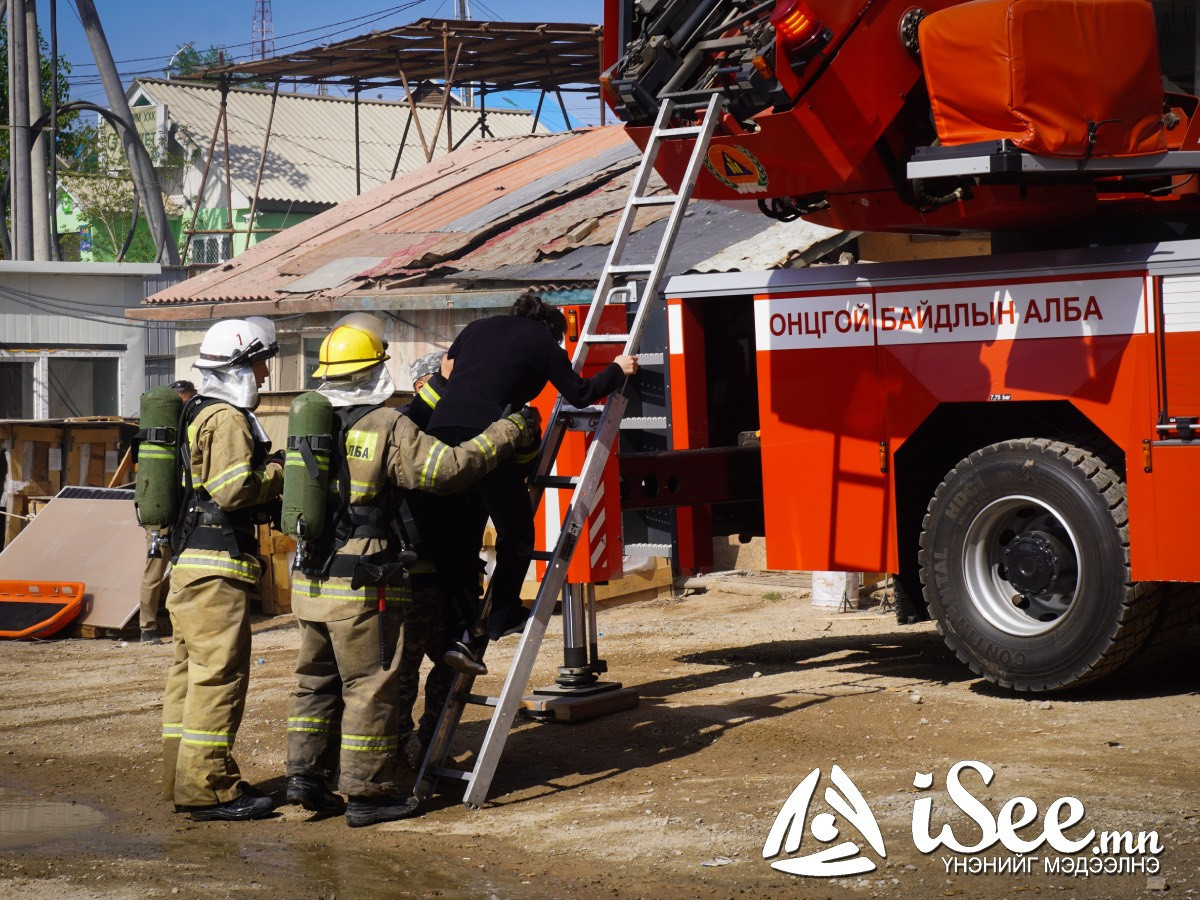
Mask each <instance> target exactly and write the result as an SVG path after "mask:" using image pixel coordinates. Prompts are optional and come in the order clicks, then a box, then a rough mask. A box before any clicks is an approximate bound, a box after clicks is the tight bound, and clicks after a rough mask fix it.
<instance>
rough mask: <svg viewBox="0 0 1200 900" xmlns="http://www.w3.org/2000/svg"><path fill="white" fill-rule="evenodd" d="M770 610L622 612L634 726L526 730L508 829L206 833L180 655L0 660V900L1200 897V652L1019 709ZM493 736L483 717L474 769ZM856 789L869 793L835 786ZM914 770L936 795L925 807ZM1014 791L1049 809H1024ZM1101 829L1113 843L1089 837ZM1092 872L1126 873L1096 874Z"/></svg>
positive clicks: (511, 784) (918, 662) (86, 647)
mask: <svg viewBox="0 0 1200 900" xmlns="http://www.w3.org/2000/svg"><path fill="white" fill-rule="evenodd" d="M761 587H762V590H761V591H760V590H759V589H758V588H756V587H755V586H753V582H748V581H741V582H739V583H737V584H736V585H733V584H731V585H730V587H729V589H727V590H722V587H721V584H720V582H719V581H718V582H716V583H712V584H710V585H709V586H708V590H706V591H705V592H703V593H699V594H695V595H692V596H688V597H684V598H679V599H675V598H667V599H659V600H655V601H648V602H641V603H634V604H628V605H625V606H620V607H616V608H612V609H607V610H602V611H601V616H600V628H601V631H602V632H603V637H602V638H601V649H602V652H603V655H604V656H605V657H606V658H607V660H608V662H609V666H610V670H611V671H610V675H609V677H611V678H613V679H619V680H621V681H622V682H624V683H625V684H626V685H631V686H635V687H637V689H638V691H639V692H640V695H641V703H640V705H639V706H638V707H637V708H636V709H632V710H628V711H625V712H621V713H616V714H613V715H611V716H606V717H603V718H599V719H595V720H592V721H590V722H584V723H579V724H572V725H563V724H539V723H534V722H523V723H521V724H520V725H519V726H518V727H517V728H516V729H515V730H514V732H513V734H512V736H511V738H510V740H509V743H508V746H507V748H506V751H505V756H504V759H503V760H502V761H501V764H500V768H499V770H498V772H497V775H496V779H495V781H494V783H493V788H492V793H491V802H490V803H489V804H488V806H487V807H486V808H484V809H482V810H479V811H470V810H468V809H466V808H465V807H464V806H463V805H462V804H461V802H459V800H460V798H461V793H458V792H457V791H456V789H455V788H454V787H453V786H448V787H446V788H445V790H444V792H443V793H442V794H441V795H439V797H437V798H435V799H434V800H433V801H432V802H431V804H430V806H429V809H428V810H427V812H426V813H425V814H424V815H423V816H422V817H420V818H418V819H413V820H410V821H406V822H397V823H388V824H385V825H380V826H376V827H373V828H363V829H355V830H354V831H350V830H349V829H347V828H346V827H345V824H344V822H343V821H342V820H341V819H339V818H333V819H325V820H319V821H313V820H312V817H311V816H310V814H308V813H305V812H304V811H303V810H301V809H299V808H296V807H291V806H283V807H280V810H279V814H278V815H276V816H274V817H273V818H270V819H267V820H263V821H260V822H251V823H195V822H191V821H189V820H188V819H186V818H185V817H184V816H180V815H176V814H174V813H173V812H172V810H171V809H170V808H169V807H168V805H167V804H164V803H163V802H162V801H161V800H160V799H159V789H160V788H159V785H160V772H159V766H160V762H159V739H158V733H159V716H160V708H161V691H162V682H163V679H164V677H165V673H166V667H167V663H168V660H169V658H170V653H171V650H170V646H169V645H166V646H161V647H154V646H143V645H140V644H136V643H134V644H126V643H122V642H113V641H87V640H56V641H50V642H44V643H37V644H29V643H5V644H3V645H0V728H3V733H4V735H5V741H4V746H3V748H2V749H0V895H3V896H9V897H18V896H19V897H33V898H42V897H45V898H51V897H53V898H58V897H102V898H123V897H131V898H132V897H139V898H141V897H156V896H164V897H165V896H183V897H192V896H195V897H199V896H204V897H206V898H211V897H226V896H235V895H237V896H240V897H244V896H262V897H296V898H308V897H313V898H316V897H322V898H328V897H342V898H350V897H354V898H358V897H368V898H369V897H395V896H441V897H554V898H561V897H654V898H658V897H706V896H721V897H730V896H740V895H746V896H760V897H781V896H788V897H842V896H847V897H897V898H900V897H916V896H920V897H930V896H964V897H984V898H992V897H995V898H999V897H1017V896H1028V895H1030V894H1034V895H1040V894H1046V895H1049V896H1054V897H1058V896H1062V897H1089V898H1092V897H1095V898H1100V897H1137V896H1159V895H1160V892H1161V891H1163V890H1167V891H1169V892H1170V893H1171V894H1172V895H1175V896H1188V895H1192V894H1194V893H1195V892H1196V891H1197V890H1200V874H1198V873H1200V795H1198V794H1197V787H1200V774H1198V773H1197V768H1196V753H1197V749H1196V748H1197V739H1196V722H1198V721H1200V698H1198V696H1197V689H1198V688H1200V672H1198V671H1197V669H1196V667H1195V666H1194V665H1191V664H1190V663H1191V661H1192V660H1194V659H1195V658H1196V657H1195V654H1196V652H1197V651H1198V650H1200V639H1197V635H1196V633H1195V632H1194V631H1193V633H1192V635H1191V636H1190V637H1189V642H1188V644H1187V646H1186V647H1185V652H1184V653H1183V654H1181V656H1180V659H1179V661H1178V663H1176V664H1173V665H1172V666H1170V667H1168V668H1162V669H1159V670H1158V671H1156V672H1154V673H1151V674H1147V675H1144V676H1140V677H1139V678H1138V679H1137V680H1136V681H1130V680H1120V681H1117V682H1114V683H1112V684H1108V685H1103V686H1100V687H1096V688H1093V689H1091V690H1089V691H1088V692H1086V693H1077V694H1066V695H1051V696H1020V695H1014V694H1010V693H1007V692H1005V691H1002V690H999V689H996V688H993V687H992V686H990V685H989V684H987V683H986V682H983V681H981V680H979V679H978V678H976V677H974V676H973V675H971V673H970V672H969V671H967V670H966V668H964V667H963V666H962V665H961V664H960V663H958V662H957V661H956V660H955V659H954V658H953V656H952V655H951V654H950V652H949V651H948V650H946V649H945V648H944V646H943V645H942V643H941V640H940V638H939V637H938V636H937V633H936V630H935V629H934V627H933V626H932V625H929V624H924V625H916V626H908V627H905V628H899V627H897V626H896V625H895V624H894V621H893V620H892V618H891V616H890V615H887V614H885V613H880V612H876V611H872V610H865V611H856V612H851V613H836V612H832V611H828V610H817V609H814V608H813V607H812V605H811V604H810V603H809V602H808V600H807V598H806V597H803V596H802V595H799V594H798V592H797V591H796V590H794V589H789V587H788V586H787V585H779V586H772V585H771V584H770V583H763V585H762V586H761ZM559 624H560V622H559V620H558V619H557V618H556V619H555V620H554V621H553V622H552V623H551V630H550V637H549V638H548V642H547V644H546V645H545V647H544V650H543V654H542V659H541V660H540V661H539V664H538V667H537V670H536V671H535V676H534V680H533V681H534V684H545V683H549V682H550V681H551V680H552V679H553V674H554V668H555V666H556V665H557V663H558V656H559V652H558V650H557V648H558V646H559V643H558V641H559V637H558V636H559V635H560V633H561V632H560V629H559ZM296 646H297V631H296V628H295V626H294V624H292V622H291V621H290V619H288V618H276V619H267V620H261V621H258V622H257V623H256V625H255V636H254V651H253V652H254V664H253V668H252V675H251V685H250V697H249V704H248V709H247V715H246V720H245V723H244V724H243V727H242V730H241V732H240V733H239V735H238V745H237V756H238V759H239V762H240V763H241V766H242V769H243V772H244V774H245V776H246V777H247V779H248V780H250V781H252V782H255V783H257V784H259V785H261V786H263V787H264V788H265V789H267V790H270V791H275V792H277V793H281V791H282V778H281V775H282V771H283V764H284V725H283V723H284V720H285V718H286V714H287V713H286V710H287V699H288V693H289V690H290V688H291V683H292V673H291V669H292V665H293V662H294V659H295V653H296ZM514 646H515V641H514V640H513V639H509V640H507V641H504V642H502V643H501V644H499V645H498V646H496V647H494V648H493V649H492V651H491V653H490V655H489V662H490V663H491V665H492V669H493V671H501V670H502V669H503V666H504V663H505V662H506V661H507V660H508V659H509V658H510V656H511V654H512V652H513V648H514ZM489 682H490V683H489ZM498 682H499V679H498V678H489V679H480V681H479V682H477V688H478V689H490V690H492V691H495V690H498V686H499V685H498ZM483 727H484V723H483V722H482V721H481V720H480V719H479V716H478V714H477V713H474V711H472V715H471V716H469V718H468V721H467V723H466V724H465V725H464V727H463V728H462V729H461V731H460V734H461V735H462V736H463V753H462V754H460V756H465V753H466V750H467V747H468V743H467V741H468V740H474V741H475V742H477V741H478V740H479V738H480V737H481V735H482V731H483ZM964 761H978V762H980V763H984V764H986V765H987V766H988V767H990V769H991V771H992V772H993V773H994V775H993V777H992V780H991V783H990V784H988V785H985V784H984V779H983V777H982V775H981V774H980V773H979V771H977V770H975V769H967V770H965V771H963V772H962V774H961V784H962V787H963V790H964V791H965V792H966V793H967V794H968V795H969V796H968V798H967V800H966V801H965V802H961V803H957V804H956V803H955V802H954V800H953V798H951V797H950V796H949V795H948V793H947V778H948V776H949V774H950V770H951V769H952V767H954V766H955V765H956V764H957V763H960V762H964ZM835 766H836V767H838V768H837V771H838V772H840V773H844V775H845V776H846V777H847V778H848V779H849V780H850V782H852V789H851V790H847V789H846V788H845V782H844V781H842V782H840V783H839V782H837V781H835V780H834V778H835V768H834V767H835ZM814 771H818V772H819V774H818V775H817V776H816V778H817V779H818V783H817V784H816V786H815V790H814V791H811V792H807V791H806V790H805V789H801V790H800V791H798V792H797V794H796V796H794V797H793V800H794V802H795V803H799V801H801V800H803V799H805V797H806V796H807V794H808V793H811V795H812V796H811V803H809V804H807V809H806V811H805V810H801V809H798V808H793V813H794V814H795V816H796V817H795V821H794V822H793V828H792V830H791V832H790V837H791V839H792V840H793V841H794V840H795V839H796V838H799V845H798V846H791V847H789V846H788V845H785V846H784V847H783V849H782V852H781V853H779V854H778V855H775V856H773V857H772V858H771V859H764V858H763V851H764V845H765V844H766V843H767V841H768V836H769V835H770V834H771V832H772V825H773V823H775V822H776V817H777V815H779V812H780V810H781V808H782V807H783V805H784V803H785V801H787V800H788V798H789V796H792V795H793V792H794V791H797V788H798V786H800V785H801V784H802V783H805V784H808V782H805V779H806V777H808V776H810V774H811V773H813V772H814ZM918 773H926V774H928V775H929V776H931V779H930V781H931V787H929V789H927V790H926V789H923V788H924V784H925V782H921V781H920V779H919V776H918ZM855 793H857V794H859V795H860V796H859V797H855V796H854V794H855ZM971 797H973V798H975V800H976V801H977V805H978V809H975V810H974V813H973V815H971V816H970V817H969V816H968V815H967V813H964V812H963V810H962V807H965V808H967V809H968V810H970V808H971V803H970V798H971ZM1017 797H1025V798H1027V800H1026V801H1025V802H1023V803H1022V802H1017V803H1016V804H1012V803H1010V802H1009V801H1012V800H1013V798H1017ZM1064 797H1073V798H1075V799H1076V800H1077V801H1078V804H1079V805H1080V806H1081V807H1082V808H1083V810H1084V812H1083V819H1082V821H1080V822H1078V823H1076V824H1073V825H1069V826H1064V828H1063V829H1062V830H1063V838H1061V839H1056V840H1060V842H1061V841H1066V840H1074V841H1076V843H1077V844H1078V847H1079V849H1075V850H1072V851H1070V852H1068V853H1064V852H1060V851H1059V850H1057V849H1055V848H1054V847H1053V846H1052V845H1051V843H1042V844H1041V845H1039V846H1037V847H1036V848H1035V849H1032V850H1030V849H1028V845H1026V850H1027V854H1026V855H1025V856H1024V857H1022V856H1020V855H1016V854H1015V853H1014V852H1013V851H1014V849H1016V848H1015V847H1014V844H1015V842H1016V841H1018V840H1024V841H1027V842H1030V843H1032V842H1035V841H1037V840H1038V839H1039V838H1040V837H1042V836H1043V833H1044V830H1045V823H1044V820H1045V818H1046V817H1047V815H1048V813H1050V811H1052V810H1053V815H1051V816H1050V818H1051V819H1052V820H1054V819H1057V820H1058V821H1063V822H1065V821H1067V820H1068V814H1069V804H1067V803H1066V802H1065V801H1064V802H1063V803H1060V804H1058V806H1057V807H1056V806H1054V804H1055V801H1057V800H1059V798H1064ZM843 798H844V799H843ZM858 799H861V803H862V806H863V807H865V809H859V808H856V807H855V801H856V800H858ZM923 799H924V800H926V801H930V800H931V801H932V811H931V813H930V815H929V820H930V824H929V826H928V827H927V828H925V827H924V826H923V825H922V827H920V828H918V827H916V826H914V824H913V823H914V811H916V810H920V809H921V808H922V806H923V804H922V803H921V801H922V800H923ZM1006 804H1007V806H1006ZM1035 805H1036V817H1035V816H1034V814H1033V812H1032V807H1033V806H1035ZM1004 809H1008V810H1009V813H1010V815H1009V818H1010V819H1015V820H1016V821H1017V822H1018V823H1020V822H1021V821H1022V820H1023V819H1024V818H1026V816H1023V815H1022V814H1023V813H1027V814H1028V818H1030V819H1033V821H1031V822H1030V823H1029V824H1024V825H1020V826H1019V827H1014V828H1013V829H1012V830H1011V833H1009V834H1004V833H1003V828H1002V829H1001V832H1002V833H1001V834H1000V836H999V837H997V836H996V834H995V831H994V828H993V827H992V825H993V823H994V822H995V821H996V820H997V818H999V819H1001V820H1004V819H1005V818H1006V816H1005V815H1003V814H1002V810H1004ZM806 813H807V814H806ZM917 818H918V820H919V818H920V817H919V816H917ZM872 822H874V823H876V825H877V828H878V832H877V834H878V837H877V838H876V843H878V845H879V846H878V847H877V846H876V844H875V843H873V842H872V834H873V831H872V828H871V823H872ZM918 824H920V822H919V821H918ZM786 825H787V822H786V820H785V821H784V822H783V823H781V825H780V831H779V836H780V837H782V835H783V831H782V829H783V828H784V827H785V826H786ZM943 826H949V828H950V829H951V832H950V833H948V834H947V838H948V839H949V841H957V842H958V845H959V846H960V847H961V848H962V850H961V852H960V851H956V850H953V849H947V848H946V847H945V846H942V847H937V848H936V849H928V848H927V849H928V852H922V849H919V848H918V846H917V839H916V837H914V832H920V834H918V837H927V836H928V835H930V834H932V835H937V834H938V833H939V831H940V829H941V828H942V827H943ZM984 826H988V827H987V828H985V827H984ZM1092 830H1094V831H1096V832H1097V836H1096V837H1095V838H1094V839H1093V840H1091V841H1090V842H1089V841H1083V838H1085V837H1086V836H1087V834H1088V832H1089V831H1092ZM1051 831H1053V829H1051ZM1109 831H1113V832H1126V831H1127V832H1129V833H1130V837H1132V838H1133V839H1134V841H1135V844H1136V840H1137V838H1138V836H1139V834H1140V835H1141V836H1142V838H1143V839H1144V843H1143V846H1142V847H1141V849H1138V848H1137V847H1136V846H1135V847H1133V848H1129V849H1126V848H1123V849H1122V850H1121V851H1119V852H1117V853H1108V852H1105V853H1095V852H1093V850H1094V849H1096V850H1098V849H1099V841H1100V837H1099V833H1100V832H1109ZM1152 832H1153V835H1152V834H1151V833H1152ZM989 841H991V843H989ZM776 843H779V842H778V841H777V842H776ZM847 843H849V844H853V846H852V847H850V848H849V849H848V850H838V849H837V848H838V847H841V846H842V845H843V844H847ZM980 844H984V845H986V846H984V847H983V848H982V849H978V850H976V849H975V848H976V847H977V846H978V845H980ZM951 846H953V845H951ZM881 850H882V852H881ZM817 851H825V852H826V854H827V855H829V854H833V855H837V854H838V853H843V854H845V858H844V859H843V860H842V861H843V862H844V861H845V860H847V859H848V860H851V861H853V860H858V861H859V863H860V864H861V865H863V866H870V868H869V870H867V869H864V870H862V871H859V872H855V873H853V874H849V875H842V876H838V877H828V876H824V875H822V874H820V873H818V874H816V875H804V874H801V875H796V874H791V873H790V872H788V871H781V870H777V869H775V868H772V866H771V863H772V862H775V863H779V862H780V861H785V864H787V863H786V860H788V859H791V860H792V862H793V864H796V865H806V864H807V865H815V864H817V863H818V862H819V858H814V857H813V855H812V854H814V853H816V852H817ZM1067 860H1070V863H1067V862H1066V861H1067ZM797 861H799V862H797ZM1077 863H1078V864H1081V865H1083V866H1084V867H1087V866H1096V867H1100V868H1101V869H1103V867H1105V866H1108V867H1111V868H1117V867H1119V868H1121V870H1122V871H1121V872H1120V873H1109V874H1103V872H1102V873H1101V874H1091V875H1090V876H1089V877H1084V876H1083V875H1078V874H1075V873H1074V865H1075V864H1077ZM1067 865H1071V867H1072V873H1071V874H1067V873H1066V872H1065V871H1064V870H1065V868H1066V866H1067ZM1026 867H1028V868H1026ZM996 869H999V871H998V872H997V871H996ZM979 870H983V871H979Z"/></svg>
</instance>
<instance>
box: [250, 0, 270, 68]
mask: <svg viewBox="0 0 1200 900" xmlns="http://www.w3.org/2000/svg"><path fill="white" fill-rule="evenodd" d="M250 48H251V54H252V55H253V56H254V58H255V59H266V58H267V57H269V56H274V55H275V28H274V25H273V23H272V22H271V0H254V27H253V28H252V29H251V33H250Z"/></svg>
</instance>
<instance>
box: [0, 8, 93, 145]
mask: <svg viewBox="0 0 1200 900" xmlns="http://www.w3.org/2000/svg"><path fill="white" fill-rule="evenodd" d="M38 56H39V58H40V60H41V77H42V110H43V111H44V112H49V110H50V95H51V91H52V90H53V85H54V78H53V65H52V63H51V60H50V48H49V46H48V45H47V44H46V39H45V38H44V37H43V36H42V35H41V33H40V32H39V33H38ZM7 59H8V17H7V16H5V17H4V18H3V19H0V61H3V60H7ZM70 74H71V63H70V62H68V61H67V60H65V59H63V58H62V57H59V60H58V103H59V105H60V106H61V105H62V104H64V103H66V102H67V101H68V100H70V99H71V86H70V85H69V84H68V77H69V76H70ZM0 95H2V96H3V102H0V125H3V128H2V130H0V161H3V163H5V164H7V162H8V147H9V144H8V125H9V122H8V67H7V66H6V65H2V64H0ZM78 121H79V113H77V112H70V113H63V114H62V115H60V116H59V118H58V128H59V130H58V134H57V137H56V141H55V143H56V149H57V151H58V155H59V158H60V159H73V158H74V157H75V156H76V155H77V154H78V152H79V150H80V147H81V144H80V136H79V134H78V133H77V132H76V131H75V130H74V126H75V125H76V123H77V122H78Z"/></svg>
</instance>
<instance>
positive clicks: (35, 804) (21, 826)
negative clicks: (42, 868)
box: [0, 787, 107, 850]
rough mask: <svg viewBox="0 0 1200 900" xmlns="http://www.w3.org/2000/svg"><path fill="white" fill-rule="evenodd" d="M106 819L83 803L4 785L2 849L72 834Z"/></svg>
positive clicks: (0, 803)
mask: <svg viewBox="0 0 1200 900" xmlns="http://www.w3.org/2000/svg"><path fill="white" fill-rule="evenodd" d="M105 821H107V818H106V817H105V815H104V813H102V812H100V811H99V810H97V809H92V807H90V806H84V805H83V804H82V803H72V802H71V801H70V800H51V799H46V798H44V797H33V796H30V795H29V794H22V793H21V792H20V791H14V790H11V789H10V788H6V787H0V850H7V849H10V848H12V847H27V846H29V845H30V844H40V843H43V842H45V841H53V840H58V839H60V838H65V837H70V836H71V835H72V834H75V833H76V832H79V831H83V830H85V829H88V828H95V827H96V826H98V825H102V824H104V822H105Z"/></svg>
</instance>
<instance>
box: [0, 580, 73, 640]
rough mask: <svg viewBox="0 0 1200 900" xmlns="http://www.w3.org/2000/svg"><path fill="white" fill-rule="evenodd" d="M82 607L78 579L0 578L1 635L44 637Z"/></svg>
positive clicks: (69, 619) (7, 636) (57, 630)
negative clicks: (27, 579)
mask: <svg viewBox="0 0 1200 900" xmlns="http://www.w3.org/2000/svg"><path fill="white" fill-rule="evenodd" d="M82 608H83V582H81V581H0V638H45V637H50V636H51V635H52V634H57V633H58V632H59V631H61V630H62V629H63V628H65V627H66V626H67V625H69V624H70V623H71V622H72V621H73V620H74V619H75V617H76V616H78V615H79V612H80V610H81V609H82Z"/></svg>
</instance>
